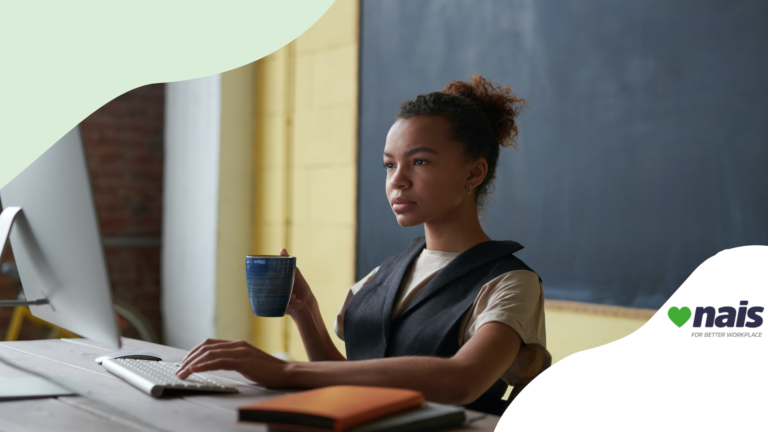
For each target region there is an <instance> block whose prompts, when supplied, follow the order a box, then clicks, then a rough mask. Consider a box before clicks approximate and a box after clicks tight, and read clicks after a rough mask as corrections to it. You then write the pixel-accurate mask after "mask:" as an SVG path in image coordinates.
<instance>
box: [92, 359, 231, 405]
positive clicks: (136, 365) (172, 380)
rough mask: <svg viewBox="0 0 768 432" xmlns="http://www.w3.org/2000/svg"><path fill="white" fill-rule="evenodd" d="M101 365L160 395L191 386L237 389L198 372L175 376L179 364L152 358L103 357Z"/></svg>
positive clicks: (207, 388) (217, 390)
mask: <svg viewBox="0 0 768 432" xmlns="http://www.w3.org/2000/svg"><path fill="white" fill-rule="evenodd" d="M101 365H102V366H104V369H106V370H108V371H110V372H112V373H113V374H115V375H117V376H118V377H120V378H122V379H124V380H125V381H127V382H128V383H129V384H131V385H133V386H134V387H136V388H138V389H139V390H141V391H143V392H145V393H147V394H150V395H152V396H154V397H160V396H161V395H162V394H163V391H165V390H166V389H168V390H194V391H206V392H223V393H236V392H237V389H236V388H235V387H232V386H225V385H223V384H219V383H217V382H216V381H213V380H210V379H208V378H206V377H204V376H202V375H199V374H192V375H190V376H188V377H187V379H185V380H180V379H179V378H178V377H176V371H177V370H178V369H179V366H181V365H180V364H178V363H169V362H163V361H154V360H132V359H105V360H104V361H103V362H102V363H101Z"/></svg>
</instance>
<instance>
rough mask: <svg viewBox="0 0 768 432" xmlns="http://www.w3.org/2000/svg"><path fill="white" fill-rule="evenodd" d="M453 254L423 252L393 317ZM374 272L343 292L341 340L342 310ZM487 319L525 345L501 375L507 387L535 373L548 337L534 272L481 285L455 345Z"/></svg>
mask: <svg viewBox="0 0 768 432" xmlns="http://www.w3.org/2000/svg"><path fill="white" fill-rule="evenodd" d="M457 256H459V254H458V253H454V252H441V251H430V250H426V249H424V250H422V252H421V254H420V255H419V256H418V257H416V260H415V261H414V263H413V265H412V266H411V267H410V269H409V271H408V273H407V274H406V275H405V277H404V279H403V283H402V286H401V287H400V291H399V292H398V297H397V300H396V301H395V305H394V308H393V311H392V318H393V319H394V318H396V317H397V316H398V315H399V314H400V313H402V312H403V311H404V310H405V309H406V308H407V307H408V305H409V304H411V302H412V301H413V299H414V298H415V297H416V296H417V295H418V294H419V292H420V291H421V290H422V289H423V288H424V287H426V286H427V284H428V283H429V281H431V280H432V278H433V277H435V275H437V273H438V272H439V271H440V270H441V269H442V268H443V267H445V266H446V265H448V263H449V262H451V260H453V259H454V258H456V257H457ZM376 271H378V267H377V268H375V269H373V271H371V272H370V273H369V274H368V275H367V276H365V277H364V278H362V279H361V280H360V281H358V282H357V283H356V284H355V285H353V286H352V288H350V289H349V292H347V297H346V298H345V299H344V303H343V304H342V306H341V309H339V313H338V315H337V316H336V322H335V323H334V326H333V327H334V330H335V331H336V335H337V336H338V337H339V338H340V339H341V340H344V312H345V310H346V308H347V305H348V304H349V302H350V300H352V297H353V296H354V295H355V294H357V292H358V291H360V290H361V289H363V288H364V287H365V284H367V283H368V282H369V281H370V280H371V279H372V278H373V276H374V275H375V274H376ZM489 322H500V323H504V324H506V325H508V326H509V327H511V328H512V329H513V330H515V331H516V332H517V334H518V335H520V339H522V341H523V342H524V343H525V346H524V347H521V349H520V353H519V354H518V355H517V357H516V358H515V361H514V362H513V363H512V364H511V365H510V367H509V369H507V371H506V372H505V373H504V375H502V378H503V379H504V380H505V381H507V383H509V384H510V385H515V384H516V383H518V382H522V381H527V380H526V378H531V377H533V376H535V375H536V374H537V373H539V371H540V370H541V368H542V366H543V364H544V361H545V358H546V357H548V356H549V353H548V352H547V351H546V345H547V336H546V331H545V328H544V290H543V288H542V286H541V282H540V281H539V277H538V275H536V273H534V272H532V271H529V270H515V271H511V272H508V273H504V274H502V275H501V276H499V277H497V278H495V279H493V280H491V281H490V282H488V283H487V284H485V285H483V287H482V288H481V289H480V292H479V293H478V294H477V297H476V298H475V302H474V304H473V305H472V307H471V308H470V309H469V311H467V314H466V315H465V316H464V320H463V321H462V325H461V328H460V330H459V345H463V344H464V343H465V342H466V341H467V340H469V339H470V338H471V337H472V335H474V334H475V333H476V332H477V329H479V328H480V327H481V326H482V325H483V324H485V323H489Z"/></svg>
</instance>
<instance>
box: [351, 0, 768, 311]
mask: <svg viewBox="0 0 768 432" xmlns="http://www.w3.org/2000/svg"><path fill="white" fill-rule="evenodd" d="M766 23H768V2H765V1H739V0H733V1H693V0H690V1H683V0H643V1H635V2H621V1H613V0H580V1H565V0H561V1H546V0H536V1H510V0H507V1H489V0H483V1H476V0H467V1H436V0H419V1H412V0H388V1H380V0H363V1H362V3H361V53H360V54H361V56H360V62H361V63H360V132H359V133H360V153H359V158H360V159H359V200H358V203H359V204H358V205H359V208H358V210H359V212H358V230H359V232H358V240H357V241H358V262H357V274H358V277H361V276H363V275H365V274H366V273H367V272H368V271H370V270H371V269H372V268H373V267H375V266H377V265H378V264H379V263H380V262H381V261H382V260H383V259H384V258H386V257H387V256H390V255H393V254H395V253H398V252H399V251H401V250H403V249H405V248H406V247H407V245H408V244H409V242H410V240H411V239H412V238H413V237H414V236H417V235H421V233H422V229H421V228H411V229H403V228H400V227H399V226H398V225H397V223H396V222H395V218H394V216H393V214H392V212H391V210H390V209H389V207H388V205H387V200H386V197H385V194H384V176H385V173H384V170H383V168H381V153H382V150H383V146H384V139H385V137H386V133H387V130H388V129H389V127H390V126H391V124H392V122H393V120H394V113H395V110H396V108H397V106H398V104H399V103H400V102H402V101H404V100H406V99H412V98H413V97H414V96H415V95H417V94H419V93H426V92H430V91H437V90H440V89H441V88H442V87H443V86H444V85H445V84H446V83H448V81H449V80H451V79H466V78H468V77H469V76H470V75H471V74H472V73H474V72H480V73H481V74H483V75H484V76H486V77H487V78H488V79H490V80H492V81H495V82H499V83H504V84H506V83H509V84H511V85H512V87H513V89H514V91H515V92H516V93H517V94H518V95H520V96H522V97H525V98H527V99H528V101H529V109H528V110H527V111H526V112H525V113H524V114H523V116H522V118H521V119H520V128H521V134H520V139H519V150H515V149H505V150H503V152H502V158H501V166H500V169H499V173H498V179H497V182H496V191H495V193H494V195H493V197H492V200H491V203H490V205H489V206H488V210H487V216H486V218H485V221H484V226H485V228H486V230H487V232H488V233H489V234H490V235H491V237H493V238H495V239H499V240H516V241H518V242H520V243H521V244H523V245H524V246H525V249H524V250H523V251H521V252H519V253H518V256H520V257H521V258H522V259H523V260H525V261H526V263H528V264H529V265H530V266H531V267H532V268H533V269H534V270H536V271H537V273H539V274H540V276H541V278H542V280H543V281H544V287H545V294H546V296H547V298H552V299H567V300H577V301H585V302H593V303H602V304H613V305H623V306H632V307H643V308H658V307H659V306H661V305H662V304H663V302H664V301H665V300H666V299H668V298H669V296H670V295H671V294H672V293H673V292H674V291H675V290H676V289H677V288H678V287H679V286H680V284H681V283H682V282H683V281H684V280H685V278H686V277H688V275H690V273H691V272H692V271H693V270H694V269H695V268H696V267H697V266H698V265H699V264H700V263H701V262H702V261H704V260H705V259H707V258H709V257H710V256H712V255H714V254H715V253H717V252H719V251H720V250H723V249H726V248H732V247H737V246H742V245H751V244H768V25H766Z"/></svg>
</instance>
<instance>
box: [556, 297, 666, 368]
mask: <svg viewBox="0 0 768 432" xmlns="http://www.w3.org/2000/svg"><path fill="white" fill-rule="evenodd" d="M544 309H545V310H544V314H545V317H546V326H547V349H548V350H549V352H550V353H551V354H552V362H553V363H555V362H558V361H560V360H562V359H564V358H565V357H567V356H569V355H571V354H573V353H576V352H579V351H583V350H586V349H590V348H595V347H598V346H600V345H605V344H607V343H610V342H613V341H615V340H618V339H621V338H623V337H624V336H627V335H629V334H630V333H632V332H634V331H635V330H637V329H639V328H640V327H642V325H643V324H645V323H646V322H648V320H649V319H650V317H651V316H652V315H653V313H654V312H655V311H652V310H647V309H633V308H623V307H615V306H603V305H591V304H587V303H577V302H564V301H547V302H546V303H545V308H544Z"/></svg>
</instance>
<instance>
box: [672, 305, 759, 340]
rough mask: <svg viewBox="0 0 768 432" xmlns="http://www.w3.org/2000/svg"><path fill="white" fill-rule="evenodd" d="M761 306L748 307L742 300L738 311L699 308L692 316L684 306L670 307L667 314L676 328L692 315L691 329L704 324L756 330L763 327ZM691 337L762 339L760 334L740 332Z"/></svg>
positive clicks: (706, 307) (727, 307)
mask: <svg viewBox="0 0 768 432" xmlns="http://www.w3.org/2000/svg"><path fill="white" fill-rule="evenodd" d="M763 310H764V308H763V307H762V306H752V307H750V306H749V302H748V301H746V300H742V301H741V302H739V309H738V311H737V310H736V308H734V307H731V306H723V307H721V308H718V309H717V311H715V308H714V307H713V306H699V307H697V308H696V312H695V313H694V314H692V313H691V310H690V309H689V308H687V307H685V306H683V307H681V308H679V309H678V308H677V307H674V306H673V307H671V308H669V311H668V312H667V315H668V316H669V319H670V320H671V321H672V322H673V323H674V324H675V325H676V326H678V327H682V326H683V324H685V323H687V322H688V320H690V319H691V315H693V327H695V328H700V327H701V325H702V324H704V327H705V328H712V327H719V328H734V327H736V328H745V327H746V328H756V327H760V326H762V325H763V317H761V316H760V313H761V312H763ZM691 337H762V332H754V331H746V332H744V331H740V332H693V333H691Z"/></svg>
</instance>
